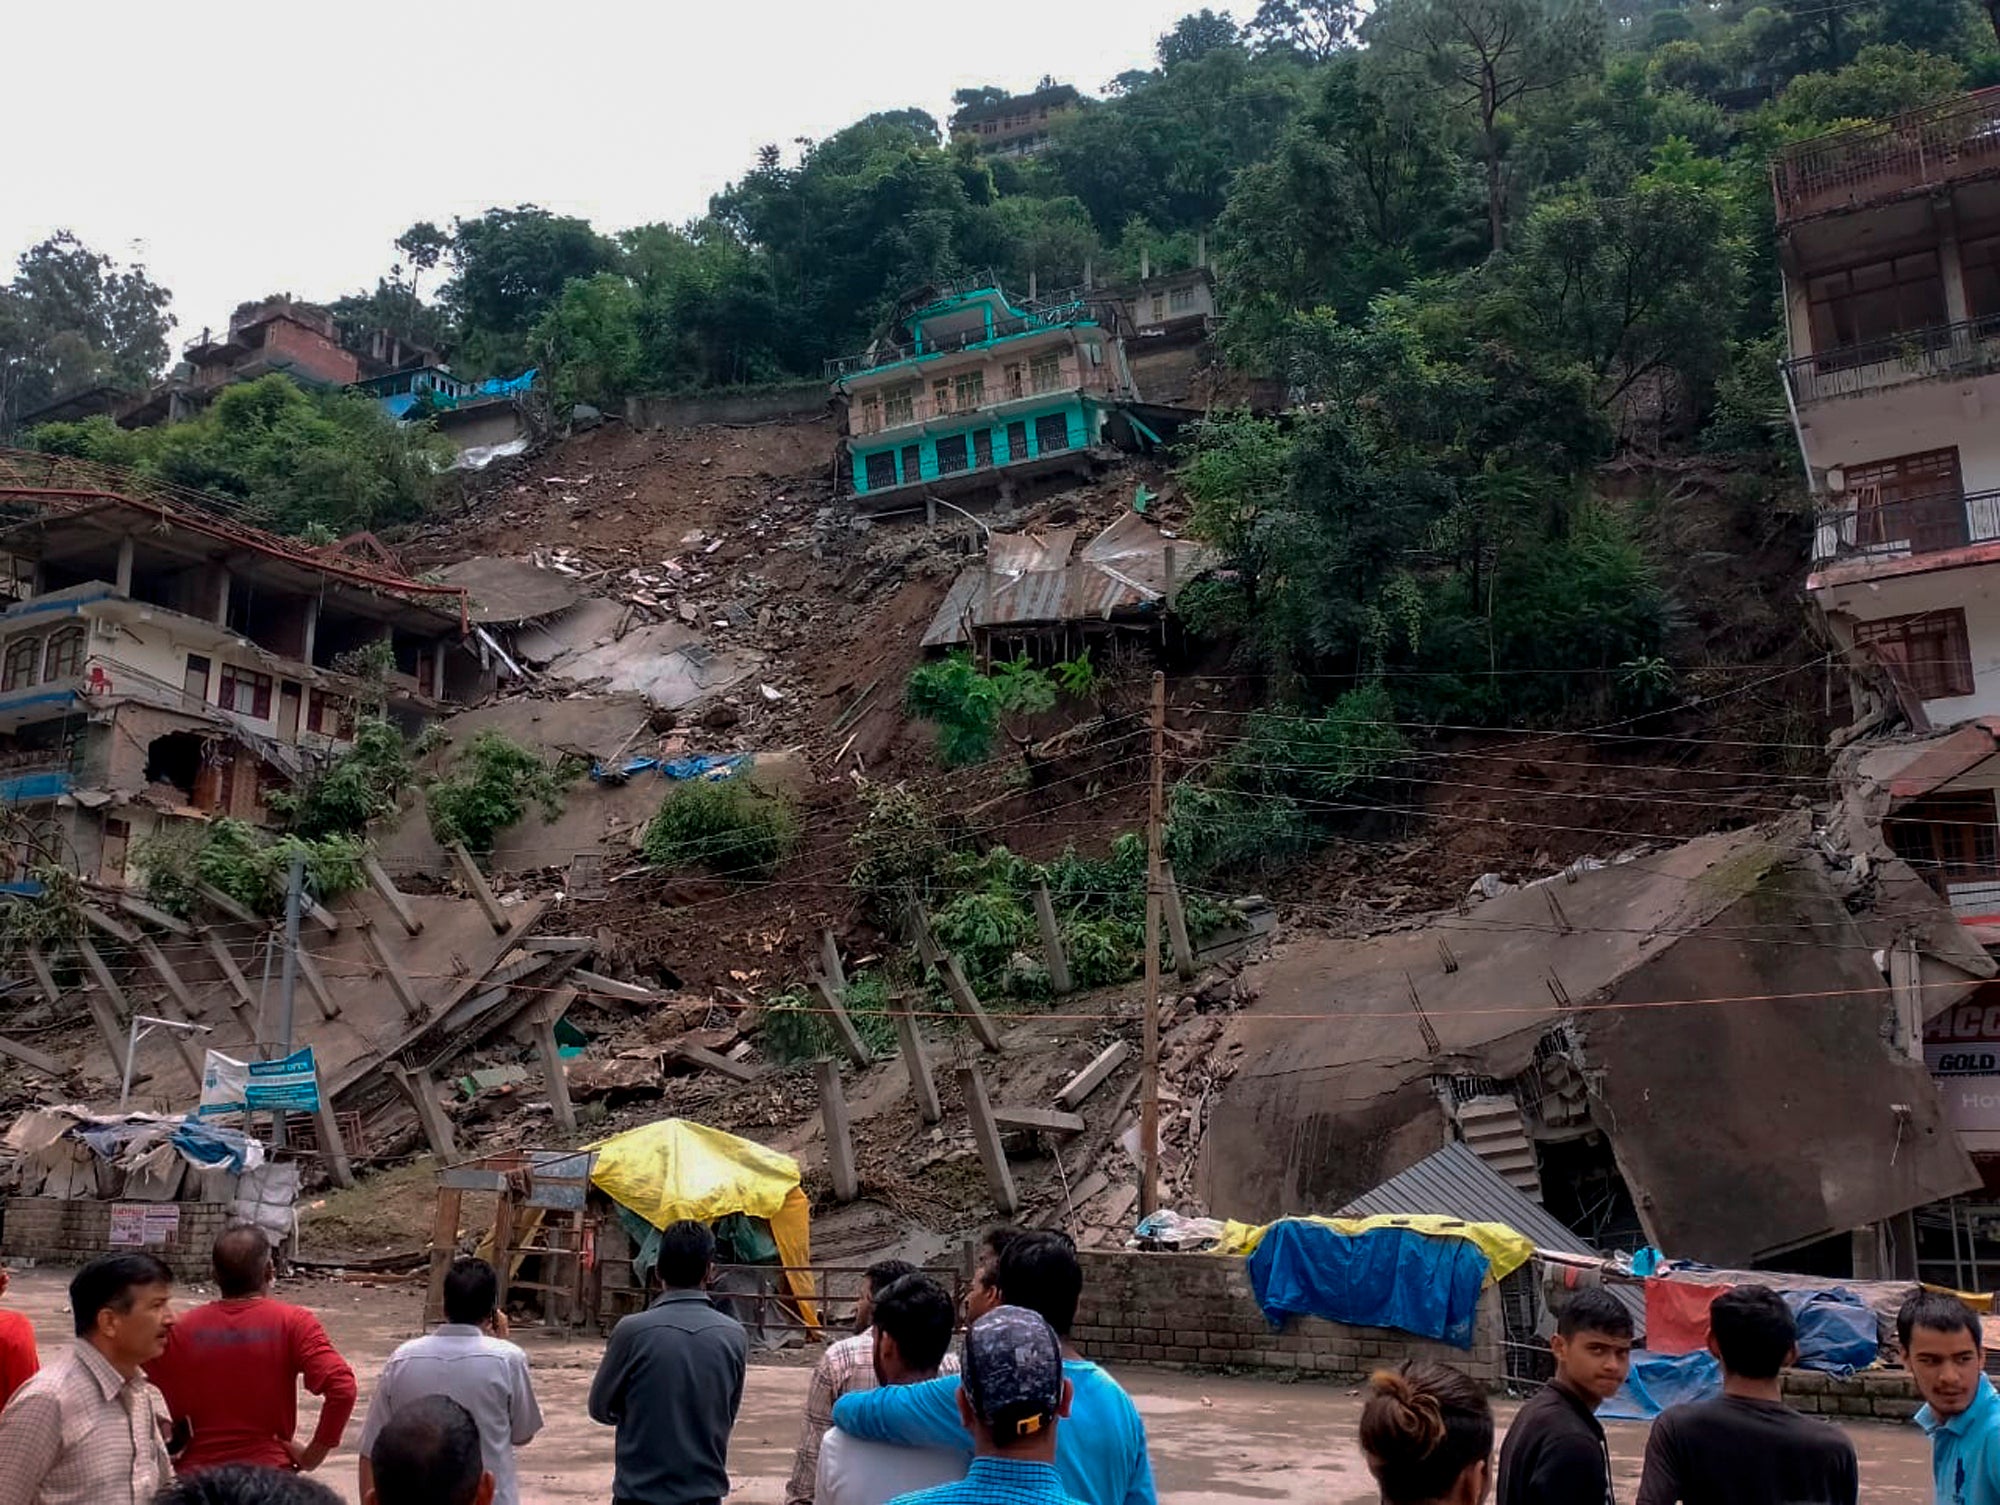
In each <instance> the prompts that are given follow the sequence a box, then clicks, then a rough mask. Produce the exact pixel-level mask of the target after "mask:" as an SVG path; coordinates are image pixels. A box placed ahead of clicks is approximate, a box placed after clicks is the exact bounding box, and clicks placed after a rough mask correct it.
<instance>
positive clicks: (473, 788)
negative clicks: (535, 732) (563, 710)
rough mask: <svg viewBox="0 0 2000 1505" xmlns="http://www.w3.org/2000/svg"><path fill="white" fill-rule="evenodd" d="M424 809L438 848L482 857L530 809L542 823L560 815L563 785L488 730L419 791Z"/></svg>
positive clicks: (554, 772) (555, 773) (556, 773)
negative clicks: (454, 847)
mask: <svg viewBox="0 0 2000 1505" xmlns="http://www.w3.org/2000/svg"><path fill="white" fill-rule="evenodd" d="M424 805H425V807H426V809H428V810H429V812H430V818H431V835H433V836H435V837H436V838H437V839H438V840H439V841H440V842H445V843H450V842H454V841H457V842H463V843H464V844H465V846H466V848H467V849H468V850H470V851H474V852H488V851H491V850H492V848H493V839H494V837H496V836H498V835H499V834H500V833H501V832H502V831H504V830H506V829H507V828H508V827H509V826H511V825H514V824H516V823H517V822H519V821H520V820H521V819H522V818H523V817H525V816H526V815H527V813H528V810H529V808H530V807H531V806H534V805H539V806H541V810H542V818H543V819H544V820H550V821H552V820H554V819H555V818H556V817H557V816H559V815H561V814H562V807H563V781H562V778H561V775H560V770H559V768H556V767H551V766H550V765H549V764H547V763H545V762H544V761H543V760H542V759H541V758H539V757H538V756H536V755H535V753H533V752H532V751H530V750H529V749H528V748H525V747H523V746H521V745H520V744H519V743H518V742H514V741H511V740H510V739H508V738H507V737H505V736H503V735H502V734H501V733H499V732H496V731H493V730H491V729H490V728H489V729H488V730H486V731H482V732H479V733H477V734H475V735H474V737H473V739H472V740H471V741H470V742H469V743H467V744H466V746H465V748H464V750H463V751H461V752H460V753H459V754H458V756H457V757H456V758H454V759H453V760H452V764H451V767H450V768H449V769H448V770H447V771H446V772H445V773H444V774H443V775H442V776H441V777H439V778H436V779H433V780H432V781H431V782H430V783H429V784H427V785H425V786H424Z"/></svg>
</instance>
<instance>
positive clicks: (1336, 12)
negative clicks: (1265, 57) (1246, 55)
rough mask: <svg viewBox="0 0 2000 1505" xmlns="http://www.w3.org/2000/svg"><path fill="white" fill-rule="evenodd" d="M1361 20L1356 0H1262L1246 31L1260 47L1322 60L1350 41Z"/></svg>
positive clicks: (1317, 61)
mask: <svg viewBox="0 0 2000 1505" xmlns="http://www.w3.org/2000/svg"><path fill="white" fill-rule="evenodd" d="M1360 19H1361V8H1360V6H1359V5H1358V4H1357V3H1356V0H1263V3H1262V4H1261V5H1259V6H1258V7H1257V13H1256V15H1254V16H1252V17H1251V18H1250V24H1249V26H1248V27H1247V28H1246V30H1247V31H1248V32H1249V34H1250V35H1251V36H1252V37H1255V38H1256V39H1257V44H1258V45H1259V46H1260V47H1288V48H1290V49H1291V50H1292V51H1294V52H1297V53H1299V54H1301V55H1302V56H1305V57H1308V58H1311V59H1312V60H1313V61H1314V62H1316V63H1323V62H1325V61H1327V59H1329V58H1331V57H1332V56H1334V54H1335V53H1337V52H1339V51H1340V50H1341V49H1342V48H1344V47H1346V46H1347V45H1348V44H1349V42H1350V41H1352V39H1353V37H1354V30H1355V27H1356V26H1358V25H1359V24H1360Z"/></svg>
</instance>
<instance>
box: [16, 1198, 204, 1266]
mask: <svg viewBox="0 0 2000 1505" xmlns="http://www.w3.org/2000/svg"><path fill="white" fill-rule="evenodd" d="M114 1206H145V1207H155V1208H166V1207H171V1208H175V1209H177V1210H178V1212H179V1216H180V1226H179V1227H178V1228H177V1229H176V1230H175V1231H174V1234H173V1236H172V1237H171V1238H169V1239H167V1240H166V1241H165V1242H163V1243H159V1244H155V1245H152V1246H150V1247H149V1249H148V1252H149V1253H153V1254H157V1255H159V1257H160V1258H161V1259H163V1260H165V1261H166V1262H167V1265H168V1266H169V1268H171V1269H172V1270H173V1272H174V1275H175V1276H176V1277H177V1278H178V1279H181V1280H206V1279H208V1278H209V1251H210V1250H211V1249H212V1248H213V1247H214V1244H215V1236H216V1235H217V1234H218V1233H220V1232H222V1230H223V1229H224V1228H225V1227H227V1226H228V1224H229V1222H230V1220H231V1217H230V1210H229V1204H228V1203H226V1202H148V1203H114V1202H98V1201H83V1200H75V1201H69V1200H65V1199H63V1198H60V1197H11V1198H9V1199H8V1200H7V1201H6V1202H5V1204H4V1206H0V1255H4V1256H5V1257H7V1258H9V1259H32V1260H37V1261H40V1262H42V1263H46V1264H56V1265H81V1264H83V1263H85V1262H86V1261H88V1260H90V1259H92V1258H94V1257H96V1256H97V1255H99V1254H107V1253H109V1252H110V1251H111V1209H112V1208H113V1207H114Z"/></svg>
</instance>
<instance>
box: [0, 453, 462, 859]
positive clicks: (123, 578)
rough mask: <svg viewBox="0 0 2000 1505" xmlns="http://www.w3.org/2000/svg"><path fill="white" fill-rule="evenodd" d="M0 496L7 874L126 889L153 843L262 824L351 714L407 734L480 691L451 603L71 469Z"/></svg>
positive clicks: (10, 473) (0, 793) (37, 460)
mask: <svg viewBox="0 0 2000 1505" xmlns="http://www.w3.org/2000/svg"><path fill="white" fill-rule="evenodd" d="M0 483H4V484H0V493H3V494H4V495H5V497H6V498H7V500H8V501H10V502H12V503H14V504H15V506H14V507H13V508H12V509H11V510H12V511H13V512H14V516H13V518H12V520H11V521H8V522H6V523H4V524H0V552H4V554H5V555H6V557H7V558H8V560H9V561H10V563H11V566H12V567H11V570H10V571H9V572H8V573H7V575H6V577H5V578H4V579H0V602H4V609H3V610H0V803H5V804H6V805H8V806H10V807H13V808H14V809H16V811H17V812H18V813H21V814H23V815H27V816H29V817H31V819H30V821H29V823H28V825H29V828H30V829H28V830H26V831H24V832H23V833H22V834H21V837H20V840H21V843H22V846H23V849H22V850H16V851H13V852H11V853H7V854H5V865H8V866H11V868H13V869H14V871H13V872H10V873H8V874H5V875H4V876H8V877H12V876H15V875H16V873H18V871H19V869H20V868H21V867H23V866H24V865H26V864H27V863H28V862H29V861H30V860H32V853H31V851H29V850H27V849H26V848H32V847H36V846H40V847H41V848H43V849H47V848H48V847H50V846H51V845H53V846H55V847H57V848H58V849H59V850H61V851H62V854H63V856H64V858H65V859H66V860H67V861H68V862H70V863H71V864H72V865H74V867H75V868H76V870H77V871H79V872H81V873H82V874H83V875H84V876H86V877H91V878H96V879H99V880H101V881H104V882H108V883H122V882H125V881H126V879H127V877H128V868H129V863H130V852H131V848H132V846H133V845H134V844H135V843H136V842H138V841H139V840H140V839H142V838H143V837H144V836H146V835H147V834H148V833H150V832H151V831H153V830H155V829H157V828H158V827H160V826H161V825H163V824H168V823H171V822H173V821H177V820H203V819H207V818H210V817H213V816H220V815H230V816H235V817H238V818H240V819H245V820H250V821H253V822H255V821H262V820H264V819H265V818H266V814H267V808H266V807H267V798H268V795H269V794H270V792H271V791H272V790H274V789H281V788H285V787H288V786H289V785H291V784H292V783H293V782H295V781H296V780H297V779H298V778H300V777H301V776H302V775H303V774H305V773H306V772H307V771H308V770H309V769H310V768H312V767H313V766H314V765H315V763H316V761H318V760H322V759H324V758H326V757H328V756H329V755H331V754H332V753H335V752H337V751H339V750H341V749H342V748H344V747H345V746H346V745H347V743H348V741H349V739H350V738H351V736H352V734H353V728H354V721H355V716H356V709H357V706H358V705H359V704H360V703H361V702H362V701H363V700H364V699H368V700H378V699H379V700H381V701H382V702H383V703H384V704H385V707H386V709H387V712H388V714H390V715H391V716H392V717H394V718H395V719H397V720H398V721H400V722H401V723H403V724H404V725H405V726H406V727H408V728H411V729H414V728H416V727H418V726H420V725H421V724H422V723H423V722H425V721H426V720H428V719H429V718H431V717H432V716H434V715H437V714H438V713H440V712H441V711H442V710H443V708H444V707H445V706H446V705H447V704H451V703H455V702H457V701H459V700H460V699H462V698H466V697H468V696H470V695H471V694H473V693H476V692H477V691H478V690H479V689H480V688H482V687H483V684H484V682H485V680H484V671H483V670H482V668H481V666H480V664H479V661H478V659H477V658H476V657H475V656H474V655H472V654H471V653H468V652H466V651H465V650H464V649H463V648H462V647H461V642H462V634H463V630H464V615H463V596H462V593H460V592H458V591H456V590H455V589H453V588H450V587H440V586H436V585H430V584H426V583H422V582H418V581H413V580H408V579H404V578H402V577H400V576H397V575H395V574H393V573H390V572H388V571H386V570H382V569H375V568H364V567H362V566H360V565H358V564H357V563H356V562H355V561H354V560H351V559H345V558H338V559H337V558H331V557H324V556H321V555H319V554H316V553H315V552H314V551H312V550H310V549H308V548H306V547H304V546H302V545H299V544H297V543H295V542H293V541H291V540H286V539H280V538H277V537H275V536H273V535H269V534H265V533H263V532H261V531H260V530H257V529H253V528H248V527H245V526H243V525H240V524H236V523H233V522H229V521H227V520H224V519H222V518H219V517H214V516H211V515H207V514H204V513H202V512H200V511H199V510H198V509H195V508H192V507H187V506H176V505H174V504H173V503H171V502H167V501H164V500H158V499H154V498H148V497H141V496H133V495H128V494H125V493H124V492H121V491H116V490H113V489H112V486H111V485H110V484H107V483H104V482H96V483H93V482H92V478H91V477H90V476H88V475H87V474H85V473H83V472H81V471H80V470H79V469H78V468H77V467H76V466H75V464H74V462H67V461H55V462H51V461H50V460H49V459H48V458H47V457H41V456H34V457H28V456H20V457H15V456H9V455H0ZM120 484H124V483H120ZM376 644H380V645H382V646H381V647H379V648H377V647H375V646H373V645H376ZM370 658H372V659H374V660H375V661H376V663H377V664H378V665H379V666H380V667H381V670H382V672H381V673H380V674H379V675H376V674H374V673H373V672H372V671H370V670H368V669H366V668H364V665H365V664H366V663H367V661H368V660H369V659H370ZM364 676H365V677H364Z"/></svg>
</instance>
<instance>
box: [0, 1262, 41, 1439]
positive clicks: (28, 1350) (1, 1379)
mask: <svg viewBox="0 0 2000 1505" xmlns="http://www.w3.org/2000/svg"><path fill="white" fill-rule="evenodd" d="M10 1278H11V1277H10V1276H9V1275H8V1274H7V1272H6V1271H5V1270H4V1269H0V1296H5V1295H6V1294H7V1285H8V1281H9V1280H10ZM41 1367H42V1360H41V1355H40V1354H38V1353H36V1351H35V1324H34V1323H32V1322H30V1321H29V1320H28V1319H27V1318H26V1317H24V1316H22V1315H21V1314H20V1313H19V1312H5V1311H0V1406H4V1405H6V1404H7V1402H8V1400H9V1398H11V1397H12V1395H13V1394H14V1392H15V1391H16V1390H19V1389H20V1388H21V1386H22V1385H24V1384H25V1383H27V1380H28V1377H29V1376H30V1375H32V1374H33V1373H34V1372H35V1371H36V1370H38V1369H40V1368H41Z"/></svg>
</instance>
